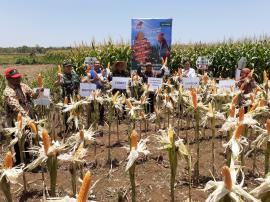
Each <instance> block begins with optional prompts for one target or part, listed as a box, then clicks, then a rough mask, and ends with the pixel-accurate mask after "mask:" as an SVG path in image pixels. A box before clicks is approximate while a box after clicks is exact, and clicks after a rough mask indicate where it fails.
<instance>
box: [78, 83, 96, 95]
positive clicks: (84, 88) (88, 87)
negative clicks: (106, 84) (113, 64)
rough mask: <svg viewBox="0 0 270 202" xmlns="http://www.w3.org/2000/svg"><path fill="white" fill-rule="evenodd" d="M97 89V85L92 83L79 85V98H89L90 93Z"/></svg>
mask: <svg viewBox="0 0 270 202" xmlns="http://www.w3.org/2000/svg"><path fill="white" fill-rule="evenodd" d="M96 89H97V85H96V84H93V83H80V96H81V97H89V96H91V95H92V92H93V91H94V90H96Z"/></svg>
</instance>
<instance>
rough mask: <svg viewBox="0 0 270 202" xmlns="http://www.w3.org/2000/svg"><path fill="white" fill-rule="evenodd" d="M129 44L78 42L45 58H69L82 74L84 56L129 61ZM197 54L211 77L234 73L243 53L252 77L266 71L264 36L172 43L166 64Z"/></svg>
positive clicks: (269, 59) (269, 63)
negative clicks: (210, 41)
mask: <svg viewBox="0 0 270 202" xmlns="http://www.w3.org/2000/svg"><path fill="white" fill-rule="evenodd" d="M131 53H132V51H131V48H130V45H129V44H127V43H120V44H114V43H113V42H112V41H111V40H109V41H107V42H104V43H103V44H96V43H95V41H92V42H91V44H90V45H89V44H80V45H77V46H76V47H75V48H73V49H72V50H71V51H69V50H65V51H49V52H48V53H47V55H46V56H47V57H48V58H57V59H58V61H59V62H60V61H63V60H65V59H67V60H69V61H70V62H71V63H72V64H73V66H74V67H75V69H76V72H77V73H79V74H84V70H83V67H82V66H83V62H84V58H85V57H89V56H91V57H97V58H98V59H99V60H100V61H101V62H102V65H103V66H104V67H106V66H107V64H108V62H110V63H111V64H113V62H115V61H117V60H124V61H127V62H129V61H130V59H131ZM199 56H206V57H208V59H209V60H210V63H211V64H210V66H209V75H211V76H213V77H216V78H217V77H222V78H227V77H231V78H232V77H234V74H235V67H236V65H237V62H238V60H239V59H240V58H241V57H246V58H247V61H248V64H247V65H248V67H250V68H252V69H253V68H254V69H255V72H254V73H255V77H256V79H257V80H259V81H260V82H262V80H261V76H260V74H261V72H262V71H263V70H266V71H267V72H268V73H270V70H269V69H270V41H269V39H268V38H262V39H254V40H253V39H246V40H243V41H239V42H232V41H231V42H230V41H225V42H220V43H214V44H199V43H198V44H190V45H183V44H174V45H172V48H171V59H170V60H169V67H170V68H171V69H172V70H177V68H178V67H182V65H183V61H184V60H185V59H190V60H191V64H192V66H193V67H195V66H196V64H195V62H196V60H197V58H198V57H199Z"/></svg>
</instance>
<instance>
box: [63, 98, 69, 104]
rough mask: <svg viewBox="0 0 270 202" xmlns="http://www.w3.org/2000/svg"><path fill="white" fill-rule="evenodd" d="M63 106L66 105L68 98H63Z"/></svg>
mask: <svg viewBox="0 0 270 202" xmlns="http://www.w3.org/2000/svg"><path fill="white" fill-rule="evenodd" d="M64 104H65V105H67V104H68V98H67V97H65V99H64Z"/></svg>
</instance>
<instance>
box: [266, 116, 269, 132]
mask: <svg viewBox="0 0 270 202" xmlns="http://www.w3.org/2000/svg"><path fill="white" fill-rule="evenodd" d="M266 129H267V134H268V135H270V119H267V121H266Z"/></svg>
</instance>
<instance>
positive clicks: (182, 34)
mask: <svg viewBox="0 0 270 202" xmlns="http://www.w3.org/2000/svg"><path fill="white" fill-rule="evenodd" d="M269 9H270V1H269V0H257V1H256V0H189V1H188V0H186V1H182V0H163V1H161V0H136V1H131V0H96V1H93V0H0V47H9V46H21V45H29V46H34V45H36V44H39V45H41V46H68V45H74V44H75V43H80V42H81V41H84V42H90V41H91V39H92V38H93V37H94V38H95V39H96V41H98V42H102V41H103V40H104V39H108V37H111V38H112V39H113V40H116V41H119V40H121V39H123V40H124V41H127V42H128V41H129V40H130V35H131V34H130V32H131V28H130V26H131V20H130V19H131V18H144V17H145V18H151V17H153V18H159V17H161V18H170V17H171V18H173V32H172V37H173V43H175V42H182V43H188V42H198V41H203V42H215V41H220V40H223V39H228V38H233V39H239V38H243V37H253V36H260V35H263V34H268V35H270V24H269V23H270V12H269Z"/></svg>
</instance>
